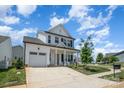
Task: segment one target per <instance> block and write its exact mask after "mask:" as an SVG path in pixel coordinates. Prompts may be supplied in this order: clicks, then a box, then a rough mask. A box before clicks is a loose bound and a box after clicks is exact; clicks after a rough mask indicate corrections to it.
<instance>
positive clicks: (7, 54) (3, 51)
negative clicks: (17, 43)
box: [0, 35, 12, 69]
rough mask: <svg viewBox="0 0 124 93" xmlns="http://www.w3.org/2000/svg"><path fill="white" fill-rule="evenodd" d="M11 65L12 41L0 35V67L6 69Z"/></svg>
mask: <svg viewBox="0 0 124 93" xmlns="http://www.w3.org/2000/svg"><path fill="white" fill-rule="evenodd" d="M11 65H12V43H11V38H10V37H8V36H1V35H0V69H7V68H8V67H10V66H11Z"/></svg>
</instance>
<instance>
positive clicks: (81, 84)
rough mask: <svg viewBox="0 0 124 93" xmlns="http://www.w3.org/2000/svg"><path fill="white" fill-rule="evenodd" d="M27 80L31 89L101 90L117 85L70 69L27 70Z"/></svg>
mask: <svg viewBox="0 0 124 93" xmlns="http://www.w3.org/2000/svg"><path fill="white" fill-rule="evenodd" d="M26 79H27V87H30V88H40V87H45V88H49V87H50V88H57V87H58V88H59V87H60V88H99V87H105V86H109V85H112V84H115V82H113V81H109V80H104V79H100V78H97V77H92V76H88V75H84V74H82V73H79V72H77V71H74V70H72V69H71V68H68V67H49V68H26Z"/></svg>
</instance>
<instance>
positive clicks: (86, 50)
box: [80, 35, 94, 63]
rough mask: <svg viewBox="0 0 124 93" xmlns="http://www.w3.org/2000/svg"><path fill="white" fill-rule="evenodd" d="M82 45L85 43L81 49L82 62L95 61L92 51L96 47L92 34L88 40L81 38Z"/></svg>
mask: <svg viewBox="0 0 124 93" xmlns="http://www.w3.org/2000/svg"><path fill="white" fill-rule="evenodd" d="M81 45H83V47H82V48H81V51H80V57H81V62H82V63H91V62H92V61H93V57H92V53H93V49H94V48H93V43H92V40H91V35H90V36H88V38H87V39H86V40H83V39H81Z"/></svg>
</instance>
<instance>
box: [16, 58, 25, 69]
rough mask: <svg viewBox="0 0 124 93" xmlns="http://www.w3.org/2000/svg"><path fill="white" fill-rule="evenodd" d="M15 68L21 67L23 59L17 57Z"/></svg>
mask: <svg viewBox="0 0 124 93" xmlns="http://www.w3.org/2000/svg"><path fill="white" fill-rule="evenodd" d="M15 66H16V68H17V69H20V68H23V66H24V64H23V61H22V60H21V59H20V58H19V59H18V60H17V62H16V64H15Z"/></svg>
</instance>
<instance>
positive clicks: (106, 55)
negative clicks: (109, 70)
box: [105, 53, 116, 57]
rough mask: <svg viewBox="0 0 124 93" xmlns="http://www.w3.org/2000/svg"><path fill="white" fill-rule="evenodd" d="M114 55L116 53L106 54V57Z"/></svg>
mask: <svg viewBox="0 0 124 93" xmlns="http://www.w3.org/2000/svg"><path fill="white" fill-rule="evenodd" d="M114 54H116V53H106V55H105V56H106V57H110V56H113V55H114Z"/></svg>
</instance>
